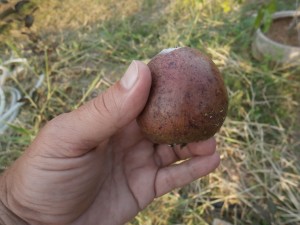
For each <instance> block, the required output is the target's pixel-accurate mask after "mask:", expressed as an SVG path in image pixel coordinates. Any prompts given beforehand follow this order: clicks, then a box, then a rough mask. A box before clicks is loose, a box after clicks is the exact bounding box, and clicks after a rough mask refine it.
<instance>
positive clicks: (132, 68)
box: [121, 60, 138, 90]
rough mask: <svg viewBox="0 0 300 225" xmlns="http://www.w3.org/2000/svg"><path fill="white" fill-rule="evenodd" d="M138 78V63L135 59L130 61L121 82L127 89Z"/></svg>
mask: <svg viewBox="0 0 300 225" xmlns="http://www.w3.org/2000/svg"><path fill="white" fill-rule="evenodd" d="M137 79H138V65H137V63H136V61H134V60H133V61H132V63H131V64H130V65H129V67H128V69H127V71H126V72H125V74H124V76H123V77H122V78H121V84H122V86H123V87H124V88H126V89H127V90H129V89H131V88H132V87H133V86H134V84H135V83H136V81H137Z"/></svg>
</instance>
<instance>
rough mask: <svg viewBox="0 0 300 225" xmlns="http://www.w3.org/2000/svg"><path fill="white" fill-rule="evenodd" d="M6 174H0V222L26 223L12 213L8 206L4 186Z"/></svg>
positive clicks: (8, 223) (24, 224)
mask: <svg viewBox="0 0 300 225" xmlns="http://www.w3.org/2000/svg"><path fill="white" fill-rule="evenodd" d="M5 176H6V174H1V175H0V224H1V225H2V224H3V225H11V224H18V225H28V223H26V222H25V221H24V220H22V219H21V218H19V217H18V216H17V215H16V214H14V213H13V211H12V210H11V209H9V207H8V203H7V195H8V192H7V188H6V179H5Z"/></svg>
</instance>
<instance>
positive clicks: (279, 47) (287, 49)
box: [252, 11, 300, 65]
mask: <svg viewBox="0 0 300 225" xmlns="http://www.w3.org/2000/svg"><path fill="white" fill-rule="evenodd" d="M295 15H297V16H299V15H300V12H297V11H281V12H277V13H274V14H273V16H272V18H273V20H275V19H279V18H292V17H294V16H295ZM252 55H253V57H254V58H256V59H258V60H262V59H263V58H267V59H269V60H271V61H273V62H275V63H281V64H293V65H294V64H297V65H300V48H299V47H294V46H289V45H285V44H282V43H279V42H276V41H273V40H271V39H270V38H268V37H267V36H266V35H265V34H264V33H263V32H262V31H261V29H257V31H256V33H255V38H254V41H253V44H252Z"/></svg>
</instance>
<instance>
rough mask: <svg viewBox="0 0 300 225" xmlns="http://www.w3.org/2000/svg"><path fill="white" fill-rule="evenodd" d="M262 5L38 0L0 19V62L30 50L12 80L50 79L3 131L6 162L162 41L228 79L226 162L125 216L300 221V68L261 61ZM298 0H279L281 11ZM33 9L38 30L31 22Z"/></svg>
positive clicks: (170, 220) (2, 163) (216, 0)
mask: <svg viewBox="0 0 300 225" xmlns="http://www.w3.org/2000/svg"><path fill="white" fill-rule="evenodd" d="M10 2H11V4H13V3H14V2H17V1H10ZM238 2H241V3H240V4H239V3H238ZM264 2H266V1H254V0H252V1H234V0H227V1H221V0H212V1H208V0H174V1H171V0H162V1H159V0H143V1H140V0H126V1H125V0H118V1H117V0H103V1H98V0H90V1H88V3H87V1H84V0H77V1H71V0H65V1H51V0H50V1H41V0H32V1H31V3H30V4H31V5H28V6H26V7H27V8H24V9H22V10H21V11H20V12H19V13H17V14H11V15H9V16H8V17H6V18H5V21H6V22H3V21H4V20H2V22H1V23H0V28H1V29H0V39H1V42H0V43H1V44H0V47H1V48H0V52H1V57H0V60H2V61H4V60H6V59H8V58H9V57H10V56H11V55H13V56H14V57H26V58H27V59H28V61H29V63H30V65H31V66H32V68H33V69H34V73H28V74H22V75H21V76H19V77H18V78H17V79H15V80H14V81H12V80H9V81H8V82H7V85H14V86H17V87H19V88H20V89H22V90H23V93H24V92H26V91H28V90H29V88H30V86H31V85H32V82H33V80H34V78H36V77H37V75H38V74H41V73H44V74H45V75H46V79H45V81H44V84H43V86H42V87H41V88H40V89H39V90H38V91H36V92H35V94H34V95H33V96H32V98H31V100H32V101H28V103H27V104H26V105H25V106H24V107H23V108H22V110H21V113H20V114H19V116H18V118H17V120H16V121H15V122H14V123H13V124H12V125H11V128H10V129H9V130H7V131H6V133H4V134H3V135H1V136H0V167H1V170H2V171H3V170H4V169H5V168H6V167H7V166H8V165H9V164H11V163H12V162H13V161H14V160H15V159H16V158H17V157H18V156H19V155H20V154H22V152H23V151H24V149H25V148H26V146H28V144H29V143H30V142H31V141H32V140H33V138H34V137H35V135H36V134H37V132H38V130H39V128H40V127H42V126H43V125H44V124H45V123H46V122H47V121H48V120H50V119H51V118H53V117H55V116H56V115H58V114H60V113H62V112H67V111H70V110H72V109H74V108H76V107H78V106H79V105H81V104H82V103H83V102H85V101H86V100H88V99H90V98H92V97H94V96H96V95H97V94H100V93H101V92H102V91H104V90H105V89H107V88H108V87H109V86H110V85H111V84H113V83H114V82H115V81H116V80H118V79H119V78H120V76H121V75H122V74H123V72H124V71H125V70H126V67H127V66H128V65H129V64H130V62H131V61H132V60H133V59H137V60H142V61H144V62H148V61H149V59H150V58H151V57H153V56H154V55H155V54H156V53H158V52H159V51H160V50H161V49H163V48H168V47H175V46H190V47H193V48H197V49H199V50H201V51H203V52H205V53H206V54H208V55H209V56H210V57H211V58H212V59H213V61H214V62H215V63H216V64H217V66H218V67H219V68H220V70H221V72H222V74H223V76H224V79H225V83H226V85H227V88H228V94H229V99H230V107H229V114H228V117H227V119H226V121H225V124H224V126H223V127H222V129H221V130H220V132H219V133H218V134H217V135H216V138H217V140H218V151H219V152H220V154H221V158H222V162H221V165H220V167H219V168H218V169H217V170H216V171H215V172H214V173H211V174H210V175H208V176H206V177H205V178H203V179H201V180H198V181H196V182H194V183H192V184H190V185H188V186H186V187H184V188H182V189H177V190H174V191H173V192H171V193H170V194H167V195H165V196H163V197H162V198H159V199H157V200H155V201H154V202H153V203H152V204H151V205H150V206H149V207H148V208H146V209H145V210H144V211H143V212H141V213H140V214H139V215H138V216H137V217H136V218H135V219H134V220H133V221H131V222H130V223H129V224H131V225H137V224H143V225H147V224H195V225H196V224H211V222H212V220H213V219H214V218H221V219H223V220H226V221H229V222H231V223H233V224H249V225H250V224H262V225H265V224H276V225H277V224H285V225H288V224H290V225H292V224H295V225H296V224H299V223H300V216H299V211H300V203H299V202H300V193H299V188H300V165H299V118H297V115H299V94H298V92H299V87H300V77H299V72H300V70H299V69H300V68H297V67H289V66H287V65H274V64H272V63H270V62H268V61H267V60H265V61H259V62H258V61H256V60H254V59H253V57H252V55H251V40H252V37H253V33H254V31H255V28H254V20H255V14H256V13H257V10H258V8H259V7H260V6H261V5H262V4H264ZM294 3H295V1H283V0H282V1H278V9H280V10H282V9H291V8H294V5H295V4H294ZM1 7H2V9H3V7H4V6H3V5H1ZM35 7H38V8H37V9H36V10H35V11H34V12H33V13H32V11H33V10H34V9H35ZM0 12H1V8H0ZM28 14H30V15H31V14H32V15H33V16H34V23H33V25H32V27H30V28H26V27H25V26H24V21H23V19H24V18H25V16H26V15H28ZM0 15H1V14H0ZM7 24H8V25H7ZM4 25H5V26H4ZM3 26H4V27H3ZM0 62H1V61H0ZM297 95H298V96H297ZM297 108H298V109H297ZM297 132H298V134H297Z"/></svg>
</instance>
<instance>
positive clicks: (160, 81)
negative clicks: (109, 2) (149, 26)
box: [137, 47, 228, 144]
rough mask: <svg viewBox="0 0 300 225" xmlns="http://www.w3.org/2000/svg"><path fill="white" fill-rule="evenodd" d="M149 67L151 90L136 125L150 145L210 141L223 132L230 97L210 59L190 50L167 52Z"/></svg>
mask: <svg viewBox="0 0 300 225" xmlns="http://www.w3.org/2000/svg"><path fill="white" fill-rule="evenodd" d="M148 66H149V68H150V71H151V75H152V86H151V91H150V95H149V99H148V102H147V104H146V106H145V108H144V110H143V111H142V113H141V114H140V115H139V117H138V118H137V122H138V124H139V126H140V128H141V130H142V132H143V133H144V134H145V135H146V136H147V137H148V138H149V139H150V140H151V141H153V142H154V143H159V144H163V143H164V144H185V143H190V142H195V141H200V140H205V139H208V138H210V137H212V136H213V135H214V134H215V133H216V132H217V131H218V130H219V129H220V127H221V126H222V124H223V122H224V120H225V117H226V114H227V108H228V97H227V91H226V87H225V85H224V81H223V78H222V76H221V74H220V72H219V70H218V68H217V67H216V65H215V64H214V63H213V62H212V60H211V59H210V58H208V57H207V56H205V55H203V54H202V53H200V52H199V51H197V50H195V49H192V48H188V47H183V48H175V49H167V50H164V51H162V52H161V53H160V54H158V55H156V56H155V57H154V58H153V59H152V60H151V61H150V62H149V64H148Z"/></svg>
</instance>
